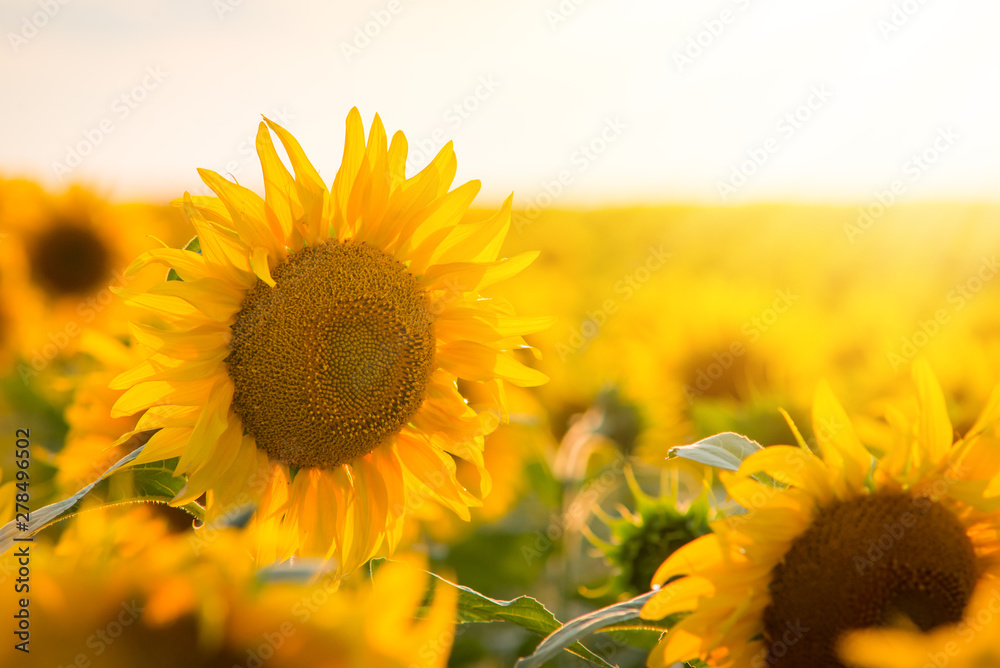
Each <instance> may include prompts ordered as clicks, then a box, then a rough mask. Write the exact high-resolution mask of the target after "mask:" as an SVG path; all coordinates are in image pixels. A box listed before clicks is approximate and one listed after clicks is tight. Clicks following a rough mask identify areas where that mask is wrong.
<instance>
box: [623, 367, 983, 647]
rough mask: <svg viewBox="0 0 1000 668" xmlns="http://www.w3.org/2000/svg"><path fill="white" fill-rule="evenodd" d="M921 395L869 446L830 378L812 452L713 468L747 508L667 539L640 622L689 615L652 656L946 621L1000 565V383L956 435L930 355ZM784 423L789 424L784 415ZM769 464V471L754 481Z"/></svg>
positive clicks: (815, 642)
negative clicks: (886, 440) (668, 552)
mask: <svg viewBox="0 0 1000 668" xmlns="http://www.w3.org/2000/svg"><path fill="white" fill-rule="evenodd" d="M913 375H914V381H915V384H916V400H915V402H913V404H912V405H911V406H907V407H904V408H903V409H897V410H895V411H893V412H892V413H890V414H889V415H888V416H887V419H888V420H889V422H890V424H891V425H892V426H893V427H894V431H895V434H896V438H895V440H894V442H893V443H892V446H891V448H889V449H888V450H887V451H885V452H879V453H877V454H878V456H877V457H873V456H872V455H871V454H870V453H869V451H868V450H866V449H865V448H864V447H863V446H862V445H861V442H860V441H859V440H858V438H857V437H856V436H855V432H854V430H853V427H852V426H851V424H850V422H849V420H848V418H847V415H846V413H845V412H844V410H843V409H842V408H841V406H840V404H839V403H838V402H837V400H836V399H835V398H834V396H833V393H832V391H831V390H830V389H829V387H828V386H826V385H825V384H824V385H821V386H820V388H819V390H818V391H817V394H816V399H815V402H814V405H813V429H814V431H815V434H816V438H817V442H818V449H819V451H820V454H819V455H816V454H814V453H813V452H812V451H811V450H810V449H809V448H808V447H807V446H806V444H805V442H804V441H803V440H802V438H801V436H800V435H799V434H798V431H797V430H795V435H796V438H797V440H798V442H799V446H800V447H790V446H772V447H768V448H765V449H764V450H761V451H759V452H756V453H754V454H753V455H751V456H750V457H748V458H747V459H746V460H745V461H744V462H743V464H742V465H741V466H740V468H739V470H738V471H737V472H736V473H733V474H728V473H725V472H724V473H723V474H722V475H721V479H722V481H723V483H724V484H725V486H726V489H727V491H728V492H729V494H730V496H732V498H733V499H734V500H735V501H736V502H737V503H739V504H740V505H741V506H743V507H744V508H746V509H747V510H748V511H749V512H748V513H747V514H746V515H736V516H733V517H728V518H725V519H724V520H717V521H716V522H714V523H713V525H712V530H713V533H712V534H710V535H707V536H704V537H702V538H699V539H698V540H696V541H694V542H692V543H690V544H689V545H687V546H685V547H683V548H681V549H680V550H678V551H677V552H675V553H674V554H673V555H672V556H671V557H670V558H669V559H667V560H666V561H665V562H664V563H663V565H662V566H661V567H660V568H659V570H658V571H657V572H656V576H655V578H654V580H653V581H654V583H655V584H658V585H664V583H666V582H667V581H668V580H670V579H671V578H674V577H676V576H684V577H682V578H680V579H677V580H675V581H673V582H671V583H670V584H666V585H664V586H662V588H661V589H659V591H658V593H657V594H655V595H654V596H653V598H652V599H650V601H649V602H648V603H647V604H646V606H645V607H644V609H643V611H642V614H643V616H644V617H645V618H648V619H661V618H663V617H665V616H667V615H669V614H672V613H677V612H690V615H689V616H687V617H686V618H685V619H684V620H683V621H681V622H679V623H678V624H677V625H675V626H674V627H673V628H671V630H670V631H669V632H668V633H667V634H666V635H665V636H664V637H663V639H662V640H661V642H660V644H659V645H658V646H657V647H656V649H654V650H653V652H652V653H651V654H650V656H649V665H650V666H666V665H670V664H671V663H673V662H675V661H687V660H692V659H696V658H699V659H702V660H704V661H707V662H708V663H709V665H712V666H751V665H764V663H765V662H767V663H768V664H769V665H777V666H839V665H842V664H841V663H840V661H839V660H838V659H837V656H836V653H835V645H836V642H837V641H838V639H839V638H840V636H841V635H842V634H843V633H844V632H845V631H847V630H849V629H857V628H867V627H879V626H896V625H904V626H907V627H909V628H916V629H919V630H920V631H923V632H928V631H931V630H932V629H935V628H938V627H940V626H942V625H945V624H953V623H956V622H958V621H960V620H961V619H962V616H963V614H964V612H965V610H966V607H967V604H968V603H969V600H970V597H971V596H972V592H973V589H974V588H975V586H976V584H977V583H978V582H979V581H980V580H981V579H982V577H983V574H984V573H985V572H987V570H988V569H989V568H990V567H991V566H992V565H993V564H994V563H995V562H996V560H997V554H998V550H1000V539H998V534H997V530H998V527H1000V512H998V509H1000V498H998V497H997V492H998V491H1000V490H998V489H996V488H997V487H998V485H997V484H996V483H995V482H993V481H994V479H996V476H997V473H998V471H1000V447H998V445H1000V444H998V440H997V438H996V435H995V426H996V423H997V421H998V420H1000V391H998V392H996V393H995V394H994V395H993V397H992V398H991V400H990V402H989V404H988V406H987V408H986V409H985V410H984V412H983V414H982V415H981V416H980V418H979V420H978V421H977V422H976V424H975V425H974V426H973V428H972V430H971V431H970V432H969V433H968V434H967V435H966V436H965V437H964V438H961V439H960V440H958V441H957V442H955V443H954V444H953V443H952V438H953V432H952V426H951V423H950V421H949V419H948V414H947V409H946V405H945V400H944V396H943V394H942V393H941V389H940V387H939V385H938V384H937V381H936V379H935V378H934V375H933V373H932V372H931V370H930V367H929V366H928V365H927V364H926V362H923V361H922V360H918V361H917V362H916V363H915V364H914V367H913ZM790 424H791V423H790ZM760 473H766V474H767V475H768V476H770V477H771V478H773V479H774V480H776V481H778V485H781V486H777V487H774V486H770V485H768V484H765V483H763V482H760V481H759V480H758V477H759V476H757V474H760Z"/></svg>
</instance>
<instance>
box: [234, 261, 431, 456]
mask: <svg viewBox="0 0 1000 668" xmlns="http://www.w3.org/2000/svg"><path fill="white" fill-rule="evenodd" d="M271 275H272V277H273V278H274V281H275V283H276V286H275V287H273V288H272V287H269V286H268V285H267V284H266V283H264V282H263V281H258V282H257V285H256V286H254V288H253V289H251V290H250V291H249V292H248V293H247V296H246V298H245V299H244V301H243V304H242V305H241V308H240V311H239V313H237V315H236V321H235V322H234V323H233V325H232V330H233V338H232V342H231V344H230V348H231V352H230V353H229V356H228V357H227V358H226V363H227V366H228V368H229V375H230V377H231V378H232V379H233V383H234V385H235V388H236V389H235V394H234V397H233V407H234V410H235V412H236V414H237V415H239V416H240V418H241V419H242V421H243V426H244V427H245V428H246V430H247V431H248V432H249V433H250V434H252V435H253V437H254V439H255V440H256V441H257V446H258V447H260V448H263V449H264V450H265V451H267V453H268V454H269V455H271V456H272V457H275V458H277V459H279V460H280V461H282V462H285V463H286V464H289V465H290V466H296V467H300V468H301V467H318V468H332V467H335V466H338V465H340V464H346V463H348V462H350V461H352V460H354V459H357V458H358V457H362V456H364V455H366V454H368V453H369V452H371V451H372V450H374V449H375V447H376V446H377V445H378V444H379V443H381V442H382V441H383V439H385V438H386V437H387V436H389V435H391V434H393V433H395V432H396V431H398V430H399V429H400V428H401V427H402V426H403V425H405V424H406V423H407V421H409V419H410V417H411V416H412V415H413V413H414V412H416V410H417V409H418V408H419V407H420V404H421V402H422V401H423V399H424V392H425V390H426V386H427V382H428V378H429V377H430V374H431V372H432V371H433V370H434V346H435V338H434V320H433V317H432V315H431V312H430V305H429V301H428V297H427V294H426V292H424V291H423V290H421V289H420V287H419V285H418V283H417V280H416V278H415V277H414V276H413V275H412V274H410V273H409V272H408V271H407V270H406V268H405V267H404V266H403V265H402V264H400V263H399V262H397V261H396V260H394V259H393V258H391V257H390V256H388V255H386V254H385V253H383V252H382V251H380V250H378V249H376V248H374V247H373V246H370V245H367V244H356V243H351V242H348V243H337V242H328V243H325V244H323V245H320V246H315V247H311V248H304V249H302V250H300V251H297V252H296V253H294V254H292V255H290V256H289V257H288V259H287V260H286V261H285V262H283V263H281V264H280V265H278V266H277V267H275V269H274V271H273V272H271Z"/></svg>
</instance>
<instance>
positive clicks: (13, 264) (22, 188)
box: [0, 180, 179, 382]
mask: <svg viewBox="0 0 1000 668" xmlns="http://www.w3.org/2000/svg"><path fill="white" fill-rule="evenodd" d="M162 209H163V210H161V208H158V207H153V206H148V205H142V204H116V205H111V204H108V203H107V202H105V201H103V200H101V199H100V198H99V197H97V196H96V195H94V194H93V193H91V192H89V191H88V190H85V189H84V188H81V187H79V186H75V187H72V188H70V189H69V190H67V191H66V192H65V193H63V194H61V195H58V196H54V195H51V194H49V193H47V192H45V191H44V190H42V188H41V187H39V186H38V185H36V184H34V183H31V182H29V181H3V180H0V370H2V369H3V367H4V366H5V365H9V364H10V363H11V362H13V361H15V360H17V358H18V357H20V358H21V361H20V363H19V364H18V365H17V373H18V375H19V376H20V377H21V379H22V380H24V381H25V382H29V381H31V380H32V379H34V378H35V377H36V376H38V375H39V374H41V373H42V372H43V371H45V370H46V369H47V368H48V367H49V365H50V364H51V363H52V362H53V360H56V359H59V358H63V357H67V356H69V355H70V354H72V353H73V352H75V351H76V350H77V349H78V346H79V343H80V339H81V335H82V332H83V331H84V330H85V329H86V328H88V327H92V328H97V329H101V330H103V331H105V332H107V333H108V334H112V335H123V334H126V333H127V331H128V329H127V325H126V321H125V318H124V317H123V316H124V309H123V308H122V306H121V304H120V303H118V302H117V300H115V299H114V296H113V295H112V294H111V291H110V286H112V285H116V286H122V285H127V284H128V283H129V280H128V279H127V278H125V277H124V275H123V273H122V272H123V271H124V269H125V267H126V266H127V265H128V263H129V262H130V261H131V260H132V259H133V258H134V257H135V256H136V255H138V254H139V253H141V252H142V251H144V250H146V249H147V248H149V247H150V246H152V245H153V242H152V241H151V239H150V236H155V237H158V238H163V239H166V240H167V241H170V240H171V239H173V238H175V236H176V223H177V222H178V220H176V219H175V215H176V214H175V212H172V211H170V210H169V209H167V208H166V207H163V208H162ZM177 218H179V216H178V217H177ZM171 226H173V227H174V228H175V229H174V230H173V231H172V230H171Z"/></svg>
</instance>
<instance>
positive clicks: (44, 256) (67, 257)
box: [29, 221, 111, 297]
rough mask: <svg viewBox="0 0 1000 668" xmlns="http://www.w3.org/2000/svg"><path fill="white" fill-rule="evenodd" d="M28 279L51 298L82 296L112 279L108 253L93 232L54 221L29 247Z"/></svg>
mask: <svg viewBox="0 0 1000 668" xmlns="http://www.w3.org/2000/svg"><path fill="white" fill-rule="evenodd" d="M29 261H30V265H31V280H32V281H34V283H35V284H36V285H38V286H39V287H41V288H42V289H43V290H45V292H47V293H48V294H49V296H51V297H67V296H74V295H85V294H87V293H90V292H93V291H95V290H97V289H98V288H101V287H103V286H104V285H105V284H106V283H107V282H108V279H109V277H110V276H111V254H110V253H109V252H108V248H107V246H106V245H105V243H104V241H102V240H101V238H100V237H98V236H97V235H96V234H94V232H93V231H91V230H90V229H88V228H86V227H84V226H82V225H77V224H74V223H71V222H62V221H61V222H57V223H56V224H54V225H51V226H50V227H49V228H48V229H47V230H45V231H44V232H42V233H41V234H40V235H39V236H38V237H36V238H35V240H34V242H33V243H32V244H31V246H30V248H29Z"/></svg>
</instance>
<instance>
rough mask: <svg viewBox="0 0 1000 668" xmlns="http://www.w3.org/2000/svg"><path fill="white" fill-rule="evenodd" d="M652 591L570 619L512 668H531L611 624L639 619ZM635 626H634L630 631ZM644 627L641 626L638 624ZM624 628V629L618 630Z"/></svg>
mask: <svg viewBox="0 0 1000 668" xmlns="http://www.w3.org/2000/svg"><path fill="white" fill-rule="evenodd" d="M654 593H656V592H652V591H651V592H647V593H645V594H642V595H641V596H636V597H635V598H633V599H629V600H628V601H623V602H621V603H615V604H614V605H609V606H607V607H606V608H601V609H600V610H594V611H593V612H588V613H587V614H585V615H581V616H580V617H577V618H576V619H574V620H571V621H569V622H566V623H565V624H564V625H563V626H562V627H561V628H559V629H557V630H556V631H555V632H553V633H551V634H549V636H548V637H546V638H545V639H544V640H542V642H540V643H539V644H538V647H536V648H535V651H534V653H532V654H531V655H530V656H526V657H523V658H521V659H520V660H518V662H517V664H516V666H515V668H535V667H536V666H540V665H542V664H543V663H545V662H546V661H548V660H550V659H552V658H553V657H555V656H556V655H557V654H559V652H561V651H562V650H564V649H567V648H569V647H570V646H574V645H578V644H579V640H580V639H581V638H583V637H585V636H588V635H590V634H591V633H595V632H597V631H601V630H603V629H605V628H607V627H610V626H612V625H619V624H622V623H623V622H628V621H630V620H633V619H638V618H639V611H640V610H642V606H643V605H644V604H645V603H646V601H648V600H649V599H650V598H651V597H652V596H653V594H654ZM637 626H639V625H634V626H633V628H635V627H637ZM642 626H643V627H645V623H643V624H642ZM619 628H625V627H619Z"/></svg>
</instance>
